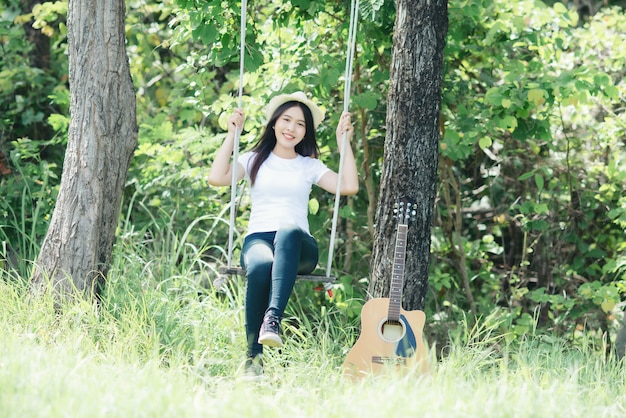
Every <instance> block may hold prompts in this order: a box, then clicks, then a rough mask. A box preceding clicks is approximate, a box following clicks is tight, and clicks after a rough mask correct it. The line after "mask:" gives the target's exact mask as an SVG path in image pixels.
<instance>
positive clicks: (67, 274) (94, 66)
mask: <svg viewBox="0 0 626 418" xmlns="http://www.w3.org/2000/svg"><path fill="white" fill-rule="evenodd" d="M124 15H125V4H124V1H123V0H98V1H93V0H70V2H69V5H68V19H67V23H68V24H67V26H68V50H69V76H70V78H69V81H70V117H71V119H70V127H69V138H68V145H67V150H66V153H65V162H64V166H63V176H62V178H61V186H60V190H59V196H58V198H57V203H56V206H55V208H54V213H53V215H52V220H51V222H50V227H49V229H48V233H47V235H46V238H45V240H44V242H43V245H42V248H41V252H40V254H39V258H38V260H37V262H36V265H35V269H34V271H33V277H32V280H31V291H32V292H33V293H35V294H38V293H41V292H43V291H45V290H46V289H53V290H54V291H55V292H58V293H61V294H68V293H69V294H71V293H76V292H80V293H88V294H89V295H91V296H97V293H98V290H99V286H98V283H99V282H100V281H103V280H104V278H105V277H106V275H107V272H108V269H109V266H110V262H111V254H112V250H113V242H114V240H115V230H116V227H117V224H118V218H119V213H120V206H121V199H122V192H123V188H124V183H125V182H126V177H127V175H128V167H129V164H130V160H131V157H132V154H133V152H134V149H135V147H136V144H137V120H136V115H135V93H134V88H133V83H132V78H131V75H130V68H129V64H128V58H127V55H126V46H125V40H126V36H125V27H124ZM48 286H50V287H48Z"/></svg>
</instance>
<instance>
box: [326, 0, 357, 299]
mask: <svg viewBox="0 0 626 418" xmlns="http://www.w3.org/2000/svg"><path fill="white" fill-rule="evenodd" d="M358 14H359V0H352V3H351V4H350V28H349V31H348V51H347V53H346V56H347V58H346V73H345V75H344V78H345V79H344V88H343V110H344V112H347V111H348V110H349V107H350V92H351V86H352V66H353V64H354V46H355V43H356V27H357V23H358V22H357V21H358ZM347 136H348V135H347V134H346V132H344V133H343V140H342V143H341V152H340V155H339V169H338V171H337V172H338V173H339V175H338V179H337V192H336V193H335V207H334V209H333V222H332V226H331V229H330V243H329V246H328V263H327V264H326V276H327V277H328V276H330V269H331V266H332V263H333V252H334V251H335V235H336V231H337V219H338V214H339V200H340V198H341V195H340V192H341V173H343V163H344V155H345V152H346V143H347V142H348V141H347ZM324 288H325V289H326V290H328V285H324Z"/></svg>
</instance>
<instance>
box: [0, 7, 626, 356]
mask: <svg viewBox="0 0 626 418" xmlns="http://www.w3.org/2000/svg"><path fill="white" fill-rule="evenodd" d="M511 3H512V4H511ZM604 3H605V2H599V5H597V6H596V5H595V4H593V5H592V7H591V8H590V10H588V11H590V12H592V13H588V14H585V13H583V14H582V17H583V18H582V19H581V16H580V15H579V13H578V11H577V10H576V8H575V7H573V6H572V5H564V4H562V3H558V2H555V3H553V2H540V1H530V0H522V1H517V2H505V1H501V0H495V1H481V0H473V1H472V0H470V1H462V0H456V1H451V2H450V3H449V21H450V25H449V32H448V37H447V46H446V51H445V73H444V89H443V105H442V113H441V123H440V126H441V133H442V137H441V143H440V162H439V173H438V174H439V185H438V199H437V202H436V207H435V220H434V222H433V230H432V251H431V256H432V266H431V272H430V278H429V281H430V283H429V286H430V291H429V294H428V296H427V298H426V307H425V312H426V317H427V324H426V329H425V331H424V334H425V336H426V337H427V339H428V340H429V341H430V342H431V343H432V344H436V345H437V346H439V347H445V346H446V344H447V343H448V342H449V340H451V339H452V340H454V339H457V338H460V337H461V336H462V334H463V332H464V331H465V329H464V328H463V326H462V325H461V324H463V323H464V321H465V319H466V318H468V317H469V318H475V317H480V318H483V321H487V322H490V323H491V324H493V325H492V326H493V329H494V330H495V332H496V333H499V334H501V335H503V336H504V337H505V338H506V339H507V340H509V341H511V340H517V339H519V338H520V337H522V336H524V335H527V334H529V333H537V332H540V333H546V334H550V335H552V336H557V337H562V338H564V339H566V340H569V341H574V342H575V341H576V340H577V339H581V338H582V339H585V340H586V341H588V339H589V338H592V339H596V340H597V341H598V343H599V346H601V347H604V348H605V349H607V350H608V349H610V345H611V340H612V339H613V338H614V336H615V331H616V328H617V327H618V325H619V320H620V319H621V318H622V309H623V304H622V299H623V295H624V293H625V292H626V239H625V229H626V197H625V196H624V189H625V182H626V168H625V167H624V166H623V161H624V158H625V153H626V151H625V150H624V145H625V141H626V112H625V110H626V109H625V105H624V103H625V100H624V97H625V94H626V82H625V79H624V77H625V75H626V72H625V70H624V69H625V68H626V51H625V50H624V48H623V45H625V44H626V15H625V13H624V9H623V8H622V6H623V5H619V4H614V5H611V4H608V3H610V2H608V3H607V4H604ZM615 3H619V2H615ZM600 6H602V7H600ZM361 7H362V10H361V22H360V25H359V28H358V35H357V44H358V45H357V53H356V60H355V72H354V80H353V87H354V93H353V96H352V100H351V103H350V109H351V111H352V112H353V114H354V115H355V117H354V119H355V120H356V121H357V130H356V131H357V132H356V138H355V140H354V147H355V151H356V155H357V159H358V163H359V167H360V173H361V177H362V187H361V191H360V192H359V194H358V195H357V196H355V197H351V198H346V199H344V201H343V204H342V207H341V212H340V217H341V222H340V225H339V231H338V246H337V250H336V258H335V261H334V268H335V271H336V273H337V274H338V275H339V276H340V278H339V282H338V284H337V285H336V286H335V292H334V297H333V298H332V299H327V298H326V296H325V294H324V293H323V292H315V291H314V286H315V285H314V284H301V285H299V286H298V287H297V289H296V294H295V295H294V299H295V300H296V301H297V304H296V305H297V306H298V308H297V309H302V312H304V313H305V314H306V313H307V312H325V311H333V312H336V313H338V316H341V317H342V318H343V319H342V320H341V321H342V322H343V321H345V322H346V323H350V324H353V325H355V324H356V323H357V321H358V316H359V313H360V308H361V306H362V302H363V300H364V299H365V297H366V295H365V290H366V288H367V280H368V269H369V263H368V262H364V260H365V261H366V260H368V258H369V255H370V252H371V245H372V236H373V225H374V222H376V220H375V219H374V218H373V214H374V213H375V210H374V205H375V203H376V197H377V194H378V189H377V185H378V183H379V176H380V164H381V162H382V151H383V149H382V147H383V142H384V137H385V131H384V127H385V117H386V112H385V109H386V102H385V101H386V91H387V83H388V80H389V73H388V67H389V64H390V61H391V47H392V44H391V42H392V39H391V36H390V34H391V33H392V32H393V23H394V19H395V15H394V13H395V6H394V4H393V2H390V1H387V2H385V1H382V0H370V1H364V2H362V6H361ZM348 8H349V5H348V4H345V3H344V2H327V1H324V2H318V1H315V2H313V1H308V0H292V1H277V2H272V3H271V4H269V5H266V4H262V5H259V4H256V3H252V4H250V5H249V11H248V14H249V17H250V18H249V21H248V31H247V35H246V38H247V39H246V40H247V45H248V47H247V48H248V49H247V56H246V73H245V77H244V92H245V97H244V108H245V110H246V112H247V114H248V120H247V122H246V132H245V133H244V135H243V137H242V142H243V145H242V147H244V148H245V147H248V146H250V145H251V144H252V143H253V142H254V141H255V139H256V138H257V137H258V134H259V131H258V129H259V127H260V126H262V125H263V122H264V116H263V108H264V104H265V103H267V101H268V99H269V98H270V97H271V96H273V95H274V94H276V93H278V92H280V91H283V90H295V89H298V90H305V91H307V92H309V93H311V94H312V95H313V96H314V97H316V98H317V100H318V101H319V102H320V103H322V104H323V105H324V106H325V107H326V109H327V111H328V115H329V118H328V121H327V122H326V123H325V124H324V126H323V127H322V128H321V130H320V132H319V138H320V144H321V148H322V159H323V160H324V161H325V162H326V163H327V164H329V165H330V166H333V165H336V164H337V163H338V154H337V152H336V150H335V148H334V147H333V146H332V141H333V138H332V137H333V126H334V125H335V123H336V121H337V118H338V116H339V115H340V113H341V109H342V107H343V102H342V97H341V96H342V87H343V80H342V74H343V69H344V66H345V49H346V48H345V42H346V40H347V30H348V16H349V12H348ZM66 12H67V2H41V3H39V2H32V1H31V2H28V1H20V0H8V2H6V6H0V48H1V49H2V51H1V56H0V176H1V177H0V196H2V199H1V200H0V244H1V245H0V269H1V270H3V271H4V272H5V273H6V274H3V278H5V280H6V281H9V282H15V283H17V284H19V283H22V284H23V283H24V282H26V281H27V280H28V277H29V276H30V271H31V265H32V262H33V260H35V259H36V257H37V254H38V252H39V248H40V245H41V241H42V239H43V237H44V236H45V233H46V230H47V226H48V222H49V220H50V215H51V213H52V210H53V208H54V204H55V197H56V194H57V191H58V187H59V181H60V175H61V170H62V166H63V156H64V150H65V146H66V143H67V129H68V126H69V109H68V108H69V90H68V88H69V86H68V74H67V39H66V27H65V15H66ZM126 22H127V38H128V46H127V49H128V54H129V60H130V64H131V72H132V76H133V80H134V83H135V86H136V91H137V115H138V122H139V126H140V130H139V146H138V148H137V150H136V152H135V156H134V158H133V161H132V163H131V168H130V173H129V178H128V183H127V186H126V190H125V195H124V202H123V209H122V218H121V219H120V226H119V234H118V242H117V243H116V245H115V249H114V258H115V260H116V262H115V263H114V270H115V269H117V271H118V272H120V273H119V274H120V276H121V277H125V276H126V277H125V280H127V281H128V283H127V284H126V285H127V286H129V289H131V290H137V291H139V290H145V289H146V288H149V289H156V290H158V291H163V292H165V293H168V292H171V291H172V289H175V290H177V291H180V289H191V290H192V291H193V292H195V293H197V294H198V295H202V294H206V293H213V292H215V290H216V289H214V288H213V281H214V279H216V278H217V277H218V274H217V269H218V267H219V266H221V265H222V264H223V263H224V262H225V252H226V243H227V240H228V202H229V199H230V193H229V191H228V189H220V188H217V189H216V188H209V187H208V185H207V183H206V175H207V172H208V167H209V163H210V161H211V158H212V155H213V153H214V152H215V150H216V149H217V148H218V147H219V145H220V144H221V141H222V140H223V138H224V132H225V125H224V122H225V117H226V115H227V114H228V113H229V112H230V111H231V110H232V109H233V108H234V107H235V106H236V102H237V99H236V97H235V96H236V94H235V92H236V90H237V88H238V84H237V83H238V80H239V66H238V57H239V49H238V46H239V39H238V31H239V26H238V25H239V4H235V3H231V2H223V1H193V0H176V1H173V0H172V1H161V2H158V1H127V17H126ZM335 168H336V167H335ZM331 199H332V196H328V195H326V194H325V193H322V192H319V191H315V192H314V194H313V199H312V200H311V202H310V211H311V215H310V222H311V229H312V232H313V234H314V235H315V236H316V237H318V239H319V241H320V247H321V248H322V254H321V257H320V259H321V260H322V262H323V261H324V259H325V255H326V254H327V248H328V237H329V235H330V234H329V230H330V222H329V220H330V219H331V218H332V213H331V211H332V207H333V203H332V200H331ZM239 203H240V204H239V210H240V216H239V217H238V223H237V230H238V231H239V232H241V231H244V230H245V224H246V205H247V202H246V200H245V198H244V199H242V200H241V201H240V202H239ZM238 238H240V237H238ZM235 257H237V256H235ZM236 259H237V258H236ZM131 263H138V264H139V265H141V269H140V271H141V275H139V276H135V275H132V274H130V273H129V272H126V273H125V271H124V269H125V267H124V266H125V264H131ZM239 284H240V282H238V281H234V282H231V285H234V286H237V285H239ZM292 309H294V308H292ZM355 329H356V328H355ZM181 332H182V331H181ZM176 333H177V331H174V330H171V334H170V335H169V336H167V338H175V334H176ZM164 338H165V337H164Z"/></svg>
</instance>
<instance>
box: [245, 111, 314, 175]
mask: <svg viewBox="0 0 626 418" xmlns="http://www.w3.org/2000/svg"><path fill="white" fill-rule="evenodd" d="M294 106H300V109H302V113H304V123H305V128H306V132H305V133H304V139H303V140H302V141H300V143H299V144H298V145H296V147H295V151H296V153H298V154H300V155H303V156H305V157H313V158H317V157H319V155H320V148H319V146H318V145H317V141H316V140H315V126H314V125H313V115H312V114H311V109H309V107H308V106H307V105H305V104H304V103H300V102H298V101H290V102H285V103H283V104H282V105H280V106H278V109H276V111H275V112H274V114H273V115H272V117H271V118H270V120H269V121H268V122H267V125H265V131H264V132H263V135H261V138H259V141H258V142H257V143H256V144H255V145H254V146H253V147H252V152H255V153H256V156H255V157H254V159H253V161H252V166H251V167H250V182H251V183H252V185H254V181H255V180H256V176H257V174H258V172H259V169H260V168H261V164H263V163H264V162H265V160H267V157H269V156H270V153H271V152H272V150H273V149H274V147H275V146H276V132H274V125H276V121H277V120H278V118H279V117H280V116H281V115H282V114H283V113H285V112H286V111H287V109H290V108H292V107H294Z"/></svg>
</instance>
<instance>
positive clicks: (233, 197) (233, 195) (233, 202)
mask: <svg viewBox="0 0 626 418" xmlns="http://www.w3.org/2000/svg"><path fill="white" fill-rule="evenodd" d="M247 9H248V7H247V0H241V22H240V28H241V32H240V37H241V40H240V42H241V45H240V47H239V101H238V106H239V108H240V109H242V108H243V74H244V68H243V64H244V55H245V54H244V53H245V49H246V10H247ZM240 137H241V130H240V129H239V128H235V142H234V145H233V164H232V177H231V183H230V186H231V187H230V227H229V228H228V269H229V270H230V269H231V268H232V264H233V242H234V237H233V235H234V230H235V228H234V225H235V215H236V212H237V174H238V173H237V169H238V168H239V164H237V160H239V138H240Z"/></svg>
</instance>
